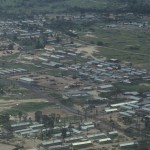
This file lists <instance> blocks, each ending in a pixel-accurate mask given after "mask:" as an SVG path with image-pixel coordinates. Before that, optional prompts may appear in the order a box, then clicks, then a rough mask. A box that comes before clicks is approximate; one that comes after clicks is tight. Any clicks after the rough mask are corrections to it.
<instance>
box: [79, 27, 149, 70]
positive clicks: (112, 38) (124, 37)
mask: <svg viewBox="0 0 150 150" xmlns="http://www.w3.org/2000/svg"><path fill="white" fill-rule="evenodd" d="M91 29H92V30H91ZM88 31H90V34H91V36H86V34H87V32H88ZM149 37H150V32H145V30H140V29H136V28H135V29H119V27H116V28H106V26H104V25H102V24H94V25H92V26H90V27H89V28H85V29H84V30H82V31H81V32H80V39H83V40H84V41H87V42H88V43H91V44H94V45H98V46H99V48H98V52H97V53H95V54H94V55H95V56H96V57H99V58H100V57H107V58H116V59H119V60H121V61H128V62H132V63H133V64H135V65H136V66H137V67H141V68H142V67H143V68H146V69H149V68H150V67H149V64H150V59H149V57H150V51H149V40H150V38H149Z"/></svg>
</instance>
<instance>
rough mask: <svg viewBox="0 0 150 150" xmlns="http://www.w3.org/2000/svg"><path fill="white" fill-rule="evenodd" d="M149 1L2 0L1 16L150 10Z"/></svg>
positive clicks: (0, 0) (0, 1) (0, 6)
mask: <svg viewBox="0 0 150 150" xmlns="http://www.w3.org/2000/svg"><path fill="white" fill-rule="evenodd" d="M149 2H150V0H143V1H141V0H0V3H1V5H0V12H1V16H2V15H3V14H5V15H8V16H13V15H21V14H22V15H31V14H40V13H54V12H74V11H75V12H80V11H94V12H97V11H100V12H110V11H112V12H113V11H117V12H118V11H119V12H125V11H128V12H132V11H137V12H149V8H150V5H149ZM27 10H28V11H27Z"/></svg>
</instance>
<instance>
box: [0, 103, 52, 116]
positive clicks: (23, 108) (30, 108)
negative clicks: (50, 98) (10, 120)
mask: <svg viewBox="0 0 150 150" xmlns="http://www.w3.org/2000/svg"><path fill="white" fill-rule="evenodd" d="M49 106H51V104H50V103H47V102H28V103H22V104H19V105H16V106H14V107H12V108H11V109H8V110H7V111H4V112H1V114H5V113H6V112H7V114H9V115H13V116H15V115H18V114H19V113H20V112H23V113H26V112H34V111H37V110H40V109H43V108H46V107H49Z"/></svg>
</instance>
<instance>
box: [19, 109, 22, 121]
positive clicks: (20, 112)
mask: <svg viewBox="0 0 150 150" xmlns="http://www.w3.org/2000/svg"><path fill="white" fill-rule="evenodd" d="M22 115H23V113H22V111H19V112H18V117H19V121H21V118H22Z"/></svg>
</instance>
